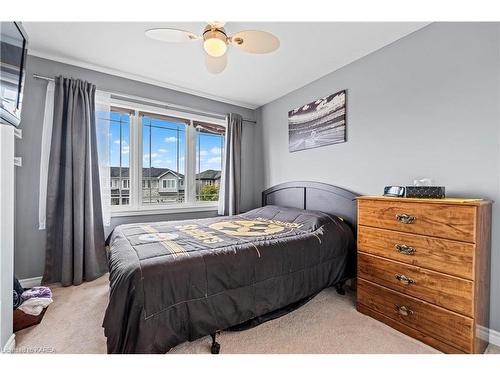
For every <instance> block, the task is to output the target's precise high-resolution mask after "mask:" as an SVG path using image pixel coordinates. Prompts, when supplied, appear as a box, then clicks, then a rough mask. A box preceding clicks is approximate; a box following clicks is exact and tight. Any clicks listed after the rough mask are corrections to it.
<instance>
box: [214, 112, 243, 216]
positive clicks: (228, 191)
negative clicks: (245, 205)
mask: <svg viewBox="0 0 500 375" xmlns="http://www.w3.org/2000/svg"><path fill="white" fill-rule="evenodd" d="M242 132H243V118H242V117H241V116H240V115H238V114H235V113H230V114H228V115H227V129H226V143H225V146H224V163H223V167H222V175H221V186H220V191H219V215H236V214H239V213H240V195H241V135H242Z"/></svg>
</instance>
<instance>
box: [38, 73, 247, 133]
mask: <svg viewBox="0 0 500 375" xmlns="http://www.w3.org/2000/svg"><path fill="white" fill-rule="evenodd" d="M33 78H36V79H42V80H45V81H52V82H54V78H50V77H46V76H42V75H40V74H36V73H35V74H33ZM101 91H106V92H109V93H110V94H111V95H116V96H119V97H122V98H128V99H135V100H142V101H144V99H145V98H141V97H138V96H133V95H129V94H122V93H117V92H110V91H108V90H101ZM147 100H148V101H149V102H151V103H156V104H161V105H164V106H166V107H167V108H170V109H174V110H180V111H184V112H188V113H192V114H198V115H205V116H209V117H219V118H224V119H225V118H226V115H225V114H223V113H215V112H206V111H203V110H199V109H196V108H192V107H186V106H181V105H176V104H169V103H163V102H160V101H157V100H149V99H147ZM243 121H244V122H249V123H252V124H256V123H257V121H254V120H248V119H245V118H244V119H243Z"/></svg>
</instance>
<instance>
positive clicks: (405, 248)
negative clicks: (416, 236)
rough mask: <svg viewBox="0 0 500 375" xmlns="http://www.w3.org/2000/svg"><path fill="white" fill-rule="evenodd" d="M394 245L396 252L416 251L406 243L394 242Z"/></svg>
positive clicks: (405, 253)
mask: <svg viewBox="0 0 500 375" xmlns="http://www.w3.org/2000/svg"><path fill="white" fill-rule="evenodd" d="M394 247H395V248H396V251H397V252H398V253H400V254H404V255H413V254H415V252H416V250H415V249H414V248H413V247H411V246H408V245H401V244H396V245H394Z"/></svg>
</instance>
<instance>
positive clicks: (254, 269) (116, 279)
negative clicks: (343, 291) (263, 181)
mask: <svg viewBox="0 0 500 375" xmlns="http://www.w3.org/2000/svg"><path fill="white" fill-rule="evenodd" d="M354 246H355V245H354V239H353V234H352V231H351V230H350V228H349V227H348V226H347V225H346V224H345V223H344V222H343V221H342V220H341V219H339V218H337V217H332V216H330V215H327V214H324V213H321V212H316V211H305V210H298V209H292V208H282V207H277V206H265V207H263V208H258V209H255V210H253V211H249V212H247V213H245V214H242V215H238V216H229V217H227V216H226V217H216V218H209V219H201V220H190V221H171V222H156V223H144V224H128V225H120V226H118V227H117V228H116V229H115V230H114V232H113V234H112V236H111V238H110V246H109V271H110V276H109V278H110V287H111V290H110V298H109V305H108V308H107V310H106V315H105V318H104V322H103V327H104V333H105V335H106V337H107V346H108V352H109V353H165V352H167V351H168V350H169V349H170V348H172V347H174V346H175V345H177V344H179V343H181V342H184V341H187V340H189V341H191V340H195V339H197V338H199V337H202V336H205V335H207V334H209V333H212V332H215V331H216V330H222V329H227V328H229V327H232V326H235V325H237V324H240V323H242V322H245V321H248V320H250V319H252V318H255V317H257V316H261V315H263V314H266V313H268V312H270V311H274V310H276V309H279V308H282V307H284V306H287V305H290V304H292V303H295V302H297V301H299V300H301V299H304V298H306V297H308V296H311V295H313V294H315V293H317V292H319V291H320V290H321V289H323V288H325V287H328V286H331V285H333V284H334V283H337V282H339V281H341V280H344V279H346V278H348V277H351V276H352V275H351V274H349V272H350V271H351V270H352V265H351V266H350V265H349V264H348V263H349V262H348V260H349V259H352V255H353V254H354Z"/></svg>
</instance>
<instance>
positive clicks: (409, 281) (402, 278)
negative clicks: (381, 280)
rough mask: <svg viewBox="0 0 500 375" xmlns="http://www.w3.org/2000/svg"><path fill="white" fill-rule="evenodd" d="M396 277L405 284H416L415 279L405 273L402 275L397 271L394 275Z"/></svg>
mask: <svg viewBox="0 0 500 375" xmlns="http://www.w3.org/2000/svg"><path fill="white" fill-rule="evenodd" d="M394 277H395V278H396V280H398V281H400V282H401V283H403V284H406V285H410V284H415V280H413V279H410V278H409V277H407V276H405V275H401V274H399V273H397V274H396V275H394Z"/></svg>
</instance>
